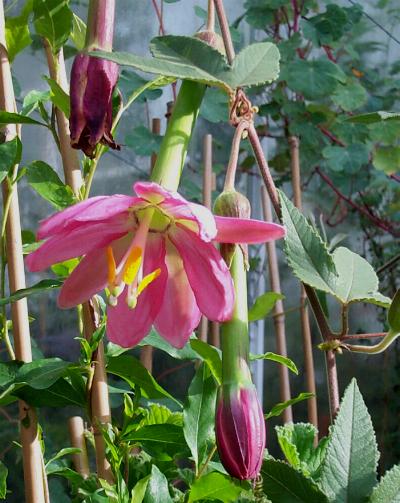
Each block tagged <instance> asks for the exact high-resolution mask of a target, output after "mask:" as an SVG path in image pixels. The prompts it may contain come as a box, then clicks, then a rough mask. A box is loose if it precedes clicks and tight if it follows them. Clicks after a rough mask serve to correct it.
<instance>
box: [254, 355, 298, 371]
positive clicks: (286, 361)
mask: <svg viewBox="0 0 400 503" xmlns="http://www.w3.org/2000/svg"><path fill="white" fill-rule="evenodd" d="M250 360H271V361H273V362H277V363H280V364H281V365H285V367H287V368H288V369H289V370H291V371H292V372H294V373H295V374H296V375H298V374H299V371H298V369H297V367H296V364H295V363H294V361H293V360H291V359H290V358H288V357H287V356H282V355H277V354H276V353H271V351H268V352H267V353H264V354H261V355H253V354H250Z"/></svg>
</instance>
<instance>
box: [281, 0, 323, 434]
mask: <svg viewBox="0 0 400 503" xmlns="http://www.w3.org/2000/svg"><path fill="white" fill-rule="evenodd" d="M294 3H295V4H296V8H295V12H296V13H297V2H294ZM293 7H295V5H294V6H293ZM293 29H294V30H295V28H294V27H293ZM295 31H296V30H295ZM288 142H289V146H290V160H291V163H290V164H291V172H292V187H293V196H294V197H293V199H294V204H295V206H296V208H297V209H299V210H300V211H301V210H302V194H301V170H300V142H299V139H298V138H297V136H290V137H289V138H288ZM306 299H307V294H306V291H305V290H304V286H303V285H301V286H300V322H301V333H302V337H303V354H304V367H305V373H306V387H307V391H308V392H309V393H312V394H313V396H312V397H311V398H309V399H308V400H307V411H308V422H309V423H311V424H313V425H314V426H315V427H316V428H317V429H318V407H317V396H316V386H315V369H314V355H313V347H312V339H311V327H310V318H309V315H308V307H307V303H306ZM315 440H317V437H316V439H315Z"/></svg>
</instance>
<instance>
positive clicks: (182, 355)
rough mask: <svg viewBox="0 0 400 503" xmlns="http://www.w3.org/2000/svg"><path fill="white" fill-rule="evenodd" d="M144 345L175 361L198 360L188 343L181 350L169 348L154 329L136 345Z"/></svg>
mask: <svg viewBox="0 0 400 503" xmlns="http://www.w3.org/2000/svg"><path fill="white" fill-rule="evenodd" d="M145 345H150V346H153V347H154V348H156V349H160V350H161V351H164V352H165V353H167V354H169V356H172V358H176V359H177V360H194V359H197V358H198V355H197V353H196V352H195V351H193V349H192V348H191V347H190V344H189V343H186V344H185V345H184V346H183V348H182V349H177V348H174V346H171V344H169V342H167V341H166V340H165V339H163V338H162V337H161V336H160V335H159V334H158V333H157V332H156V331H155V330H154V329H152V330H151V331H150V333H149V335H148V336H147V337H145V338H144V339H143V340H142V341H141V342H139V344H138V346H145Z"/></svg>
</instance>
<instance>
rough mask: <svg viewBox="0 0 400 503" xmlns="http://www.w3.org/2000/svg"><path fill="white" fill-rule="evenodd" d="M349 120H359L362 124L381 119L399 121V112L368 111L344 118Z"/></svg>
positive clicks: (380, 120)
mask: <svg viewBox="0 0 400 503" xmlns="http://www.w3.org/2000/svg"><path fill="white" fill-rule="evenodd" d="M345 120H347V121H349V122H360V123H362V124H373V123H374V122H382V121H400V113H398V112H384V111H379V112H370V113H367V114H360V115H353V116H351V117H348V118H347V119H345Z"/></svg>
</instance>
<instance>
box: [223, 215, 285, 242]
mask: <svg viewBox="0 0 400 503" xmlns="http://www.w3.org/2000/svg"><path fill="white" fill-rule="evenodd" d="M215 222H216V224H217V229H218V233H217V235H216V237H215V238H214V241H217V242H218V243H248V244H251V243H266V242H267V241H273V240H275V239H280V238H283V237H284V236H285V233H286V231H285V228H284V227H282V226H281V225H278V224H274V223H271V222H264V221H262V220H253V219H245V218H231V217H215Z"/></svg>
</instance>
